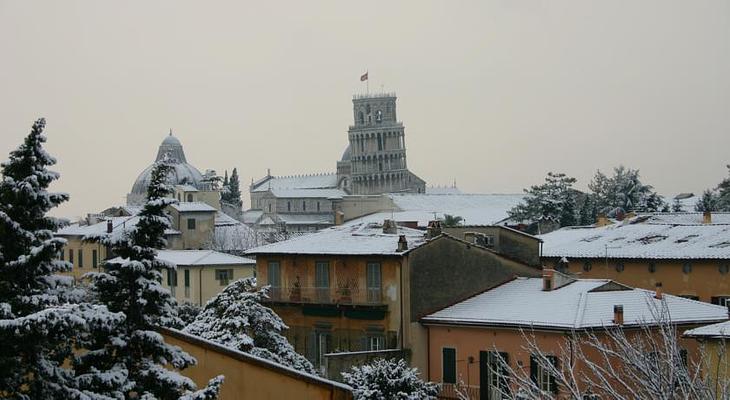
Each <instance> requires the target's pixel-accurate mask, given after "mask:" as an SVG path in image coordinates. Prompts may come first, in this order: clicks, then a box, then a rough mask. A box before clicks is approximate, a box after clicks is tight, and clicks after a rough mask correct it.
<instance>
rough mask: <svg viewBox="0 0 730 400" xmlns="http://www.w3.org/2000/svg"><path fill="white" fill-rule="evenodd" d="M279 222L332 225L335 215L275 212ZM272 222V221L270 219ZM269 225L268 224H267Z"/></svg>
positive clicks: (264, 222)
mask: <svg viewBox="0 0 730 400" xmlns="http://www.w3.org/2000/svg"><path fill="white" fill-rule="evenodd" d="M276 218H277V220H278V221H279V222H283V223H285V224H287V225H332V224H334V223H335V217H334V215H332V214H284V213H279V214H276ZM267 222H269V221H265V220H264V221H261V223H260V224H259V225H267ZM271 223H273V221H271ZM269 225H270V224H269Z"/></svg>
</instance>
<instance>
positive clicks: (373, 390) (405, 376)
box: [342, 359, 439, 400]
mask: <svg viewBox="0 0 730 400" xmlns="http://www.w3.org/2000/svg"><path fill="white" fill-rule="evenodd" d="M342 377H343V378H344V380H345V383H347V384H348V385H350V386H352V388H353V391H354V393H355V399H356V400H396V399H397V400H428V399H436V395H437V394H438V392H439V390H438V386H437V385H436V384H435V383H432V382H424V381H422V380H421V378H420V377H419V374H418V370H417V369H415V368H410V367H409V366H408V364H406V362H405V361H404V360H386V359H377V360H375V361H373V362H372V363H370V364H366V365H362V366H359V367H353V368H352V369H351V370H350V372H343V373H342Z"/></svg>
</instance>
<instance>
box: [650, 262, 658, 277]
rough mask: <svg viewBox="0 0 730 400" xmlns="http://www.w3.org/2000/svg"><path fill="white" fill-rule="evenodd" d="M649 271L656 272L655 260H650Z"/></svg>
mask: <svg viewBox="0 0 730 400" xmlns="http://www.w3.org/2000/svg"><path fill="white" fill-rule="evenodd" d="M649 272H650V273H652V274H653V273H654V272H656V263H655V262H650V263H649Z"/></svg>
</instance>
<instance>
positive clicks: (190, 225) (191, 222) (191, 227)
mask: <svg viewBox="0 0 730 400" xmlns="http://www.w3.org/2000/svg"><path fill="white" fill-rule="evenodd" d="M188 230H190V231H192V230H195V218H188Z"/></svg>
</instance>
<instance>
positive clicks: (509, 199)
mask: <svg viewBox="0 0 730 400" xmlns="http://www.w3.org/2000/svg"><path fill="white" fill-rule="evenodd" d="M388 196H390V198H391V200H392V201H393V204H395V209H394V210H393V211H384V212H378V213H374V214H370V215H366V216H364V217H360V218H356V219H353V220H351V221H350V222H348V224H353V223H354V224H358V223H362V222H382V221H383V220H384V219H394V220H395V221H409V222H410V221H415V222H418V225H419V226H427V225H428V222H429V221H433V220H434V219H443V218H444V215H445V214H449V215H453V216H460V217H462V218H463V219H464V221H463V222H464V223H465V224H467V225H494V224H496V223H498V222H500V221H502V220H504V219H505V218H507V217H508V215H507V211H508V210H510V209H511V208H512V207H514V206H516V205H517V204H519V203H520V202H521V201H522V199H523V198H524V195H522V194H428V193H425V194H424V193H420V194H419V193H403V194H400V193H399V194H396V193H393V194H389V195H388Z"/></svg>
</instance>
